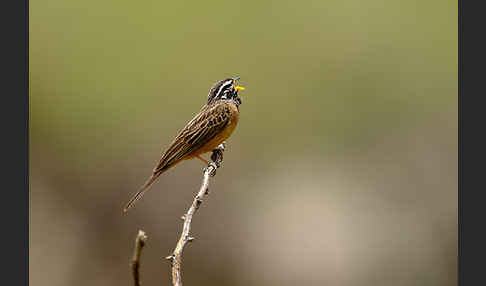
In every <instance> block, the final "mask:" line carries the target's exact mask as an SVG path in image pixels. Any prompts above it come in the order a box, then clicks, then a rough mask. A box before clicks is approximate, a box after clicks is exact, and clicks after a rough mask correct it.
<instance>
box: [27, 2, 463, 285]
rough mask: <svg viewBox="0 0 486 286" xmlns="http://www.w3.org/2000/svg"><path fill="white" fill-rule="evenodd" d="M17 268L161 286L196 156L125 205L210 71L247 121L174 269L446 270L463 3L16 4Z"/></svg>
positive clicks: (452, 266) (311, 278)
mask: <svg viewBox="0 0 486 286" xmlns="http://www.w3.org/2000/svg"><path fill="white" fill-rule="evenodd" d="M30 9H31V11H30V90H31V91H30V108H31V109H30V125H31V126H30V141H31V145H30V157H31V167H30V178H31V191H30V195H31V198H30V203H31V216H30V281H31V285H36V286H43V285H49V286H61V285H63V286H64V285H73V286H75V285H83V286H84V285H94V286H96V285H100V286H101V285H131V284H132V281H131V276H130V271H129V260H130V257H131V255H132V250H133V241H134V238H135V236H136V233H137V231H138V229H143V230H145V231H146V232H147V234H148V236H149V240H148V244H147V247H146V248H145V250H144V253H143V261H142V282H143V284H144V285H169V281H170V278H169V264H168V262H166V261H165V260H163V259H162V258H163V257H165V256H166V255H168V254H170V252H171V251H172V250H173V248H174V246H175V243H176V241H177V239H178V237H179V234H180V231H181V227H182V222H181V220H180V219H179V217H180V216H181V215H182V214H183V213H184V212H185V211H186V210H187V208H188V206H189V204H190V202H191V200H192V198H193V196H194V194H195V192H196V191H197V189H198V187H199V184H200V182H201V175H202V167H203V166H202V165H201V163H200V162H199V161H197V160H194V161H187V162H184V163H182V164H181V165H179V166H178V167H177V168H174V169H172V170H170V171H169V172H168V173H166V174H165V175H164V176H163V177H161V179H160V180H159V181H158V182H157V183H156V184H155V185H154V187H153V188H152V190H151V191H150V192H148V193H147V195H146V196H145V197H144V199H143V200H141V201H140V202H139V203H138V204H137V205H136V206H135V208H134V209H133V210H132V211H130V212H129V213H128V214H127V215H122V212H121V210H122V207H123V205H124V204H125V203H126V202H127V200H128V199H129V198H130V197H131V196H132V194H133V193H134V192H135V191H136V190H137V188H138V187H139V186H140V185H141V184H142V183H143V182H144V181H145V179H146V178H147V177H148V176H149V174H150V171H151V170H152V168H153V166H154V164H155V163H156V161H157V160H158V157H159V155H160V153H161V151H162V149H164V148H165V147H167V145H168V144H169V143H170V141H171V140H172V139H173V137H174V136H175V135H176V133H177V132H178V131H179V130H180V129H181V128H182V127H183V126H184V125H185V123H186V122H188V121H189V120H190V119H191V118H192V117H193V116H194V114H195V113H196V112H197V111H198V110H199V108H200V107H201V106H202V105H203V104H204V102H205V99H206V96H207V92H208V90H209V88H210V86H211V85H212V84H213V83H214V82H216V81H218V80H220V79H223V78H225V77H229V76H240V77H241V78H242V80H241V82H240V83H241V85H242V86H244V87H246V88H247V89H246V90H245V91H244V92H242V93H241V94H242V99H243V104H242V106H241V109H240V111H241V120H240V124H239V126H238V128H237V129H236V131H235V133H234V134H233V136H232V137H231V138H230V140H228V142H227V143H228V145H227V147H228V148H227V151H226V153H225V158H224V159H225V160H224V162H223V167H222V168H221V169H220V170H219V171H218V175H217V176H216V177H215V179H214V180H212V182H211V186H210V189H211V193H210V196H209V197H208V198H207V199H206V201H205V203H204V205H203V207H202V208H201V209H200V212H198V213H197V215H196V216H195V218H194V221H193V235H194V236H195V237H196V240H195V241H194V243H193V244H190V245H189V246H188V247H187V248H186V251H185V253H184V264H183V281H184V282H185V284H186V285H339V286H341V285H343V286H344V285H360V286H361V285H365V286H366V285H370V286H371V285H373V286H374V285H427V286H430V285H456V276H457V275H456V254H457V247H456V244H457V218H456V214H457V60H458V59H457V24H456V23H457V2H456V1H450V0H447V1H439V0H427V1H418V0H412V1H410V0H407V1H406V0H394V1H379V0H370V1H359V0H347V1H314V0H306V1H244V2H235V1H170V2H169V1H109V0H101V1H99V0H98V1H94V0H87V1H61V0H44V1H32V2H31V3H30Z"/></svg>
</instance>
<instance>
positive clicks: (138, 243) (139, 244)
mask: <svg viewBox="0 0 486 286" xmlns="http://www.w3.org/2000/svg"><path fill="white" fill-rule="evenodd" d="M146 240H147V236H146V235H145V232H144V231H143V230H139V231H138V235H137V238H136V239H135V250H134V251H133V258H132V274H133V282H134V284H135V286H140V255H141V254H142V248H143V247H144V246H145V241H146Z"/></svg>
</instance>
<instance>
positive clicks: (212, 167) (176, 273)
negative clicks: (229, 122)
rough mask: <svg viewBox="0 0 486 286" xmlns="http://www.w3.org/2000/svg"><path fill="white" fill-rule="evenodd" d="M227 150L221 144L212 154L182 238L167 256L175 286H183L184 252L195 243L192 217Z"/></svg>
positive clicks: (223, 144) (184, 226) (185, 220)
mask: <svg viewBox="0 0 486 286" xmlns="http://www.w3.org/2000/svg"><path fill="white" fill-rule="evenodd" d="M224 148H225V143H224V142H223V143H221V144H220V145H219V146H218V147H217V148H216V149H214V150H213V153H212V154H211V160H212V162H210V163H209V166H208V167H206V168H205V169H204V176H203V181H202V184H201V188H199V192H198V193H197V195H196V197H195V198H194V200H193V201H192V204H191V207H190V208H189V210H187V212H186V214H185V215H183V216H182V219H183V220H184V225H183V228H182V233H181V237H180V238H179V241H178V242H177V245H176V247H175V249H174V252H173V253H172V255H170V256H167V257H166V259H168V260H170V261H171V264H172V284H173V285H174V286H181V285H182V279H181V262H182V252H183V251H184V247H185V246H186V243H187V242H190V241H193V240H194V237H191V236H190V235H189V233H190V231H191V222H192V216H193V215H194V214H195V213H196V211H197V210H198V209H199V207H200V206H201V204H202V202H203V200H202V199H203V197H204V196H205V195H207V194H208V191H209V189H208V186H209V178H210V177H213V176H214V175H216V170H217V169H218V168H219V166H220V165H221V162H222V161H223V151H224Z"/></svg>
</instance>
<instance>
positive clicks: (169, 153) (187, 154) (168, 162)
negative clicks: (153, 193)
mask: <svg viewBox="0 0 486 286" xmlns="http://www.w3.org/2000/svg"><path fill="white" fill-rule="evenodd" d="M239 79H240V78H238V77H236V78H228V79H224V80H221V81H219V82H217V83H215V84H214V85H213V86H212V87H211V89H210V90H209V94H208V100H207V102H206V104H205V105H204V106H203V107H202V108H201V110H200V111H199V113H198V114H197V115H196V116H195V117H194V118H193V119H192V120H191V121H189V123H187V125H186V126H185V127H184V128H183V129H182V130H181V131H180V132H179V134H178V135H177V136H176V138H175V139H174V140H173V141H172V143H171V144H170V146H169V148H167V150H166V151H165V152H164V154H163V155H162V158H160V160H159V162H158V164H157V165H156V166H155V168H154V169H153V171H152V175H151V176H150V178H149V179H148V180H147V182H145V184H144V185H143V186H142V187H141V188H140V189H139V191H138V192H137V193H136V194H135V195H134V196H133V197H132V199H130V201H129V202H128V204H127V205H126V206H125V208H124V210H123V212H126V211H127V210H128V209H129V208H131V207H132V206H133V205H134V204H135V202H137V201H138V200H139V199H140V198H141V197H142V196H143V194H144V193H145V192H146V191H147V190H148V189H149V187H150V186H151V185H152V184H153V183H154V182H155V180H157V178H158V177H159V176H160V175H162V174H163V173H164V172H165V171H167V170H169V169H170V168H172V167H174V166H175V165H177V163H179V162H181V161H183V160H188V159H193V158H198V159H199V160H201V161H202V162H204V164H208V161H206V160H205V159H203V158H202V157H201V155H202V154H204V153H207V152H211V151H212V150H214V149H215V148H216V147H217V146H218V145H219V144H221V143H222V142H223V141H225V140H226V139H228V137H230V135H231V133H233V131H234V130H235V127H236V125H237V124H238V115H239V106H240V104H241V99H240V98H239V97H238V92H239V91H240V90H244V89H245V88H243V87H241V86H238V85H236V81H238V80H239Z"/></svg>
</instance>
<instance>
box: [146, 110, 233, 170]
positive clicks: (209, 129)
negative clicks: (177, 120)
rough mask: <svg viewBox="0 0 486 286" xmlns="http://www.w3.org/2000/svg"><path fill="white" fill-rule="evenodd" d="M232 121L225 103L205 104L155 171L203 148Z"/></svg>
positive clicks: (168, 150)
mask: <svg viewBox="0 0 486 286" xmlns="http://www.w3.org/2000/svg"><path fill="white" fill-rule="evenodd" d="M230 121H231V109H230V107H229V106H228V105H227V104H226V103H224V102H221V103H217V104H212V105H209V106H205V107H203V108H202V109H201V111H200V112H199V113H198V114H197V115H196V116H195V117H194V118H193V119H192V120H191V121H190V122H189V123H188V124H187V125H186V126H185V127H184V128H183V129H182V131H181V132H179V134H178V135H177V137H176V138H175V139H174V141H173V142H172V144H171V145H170V146H169V148H168V149H167V151H165V153H164V155H163V156H162V158H161V159H160V161H159V163H158V164H157V166H156V167H155V168H154V170H153V173H154V174H156V173H159V172H163V171H164V170H166V169H167V168H168V167H170V166H171V165H172V164H174V163H176V162H178V161H179V160H181V159H183V158H184V157H185V156H187V155H190V154H191V153H192V152H193V151H195V150H197V149H199V148H201V147H202V146H203V145H204V144H206V143H207V142H209V141H210V140H211V139H213V138H214V136H216V135H217V134H218V133H220V132H221V131H222V130H223V129H224V128H225V127H226V126H227V125H228V123H229V122H230Z"/></svg>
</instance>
